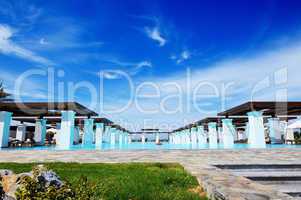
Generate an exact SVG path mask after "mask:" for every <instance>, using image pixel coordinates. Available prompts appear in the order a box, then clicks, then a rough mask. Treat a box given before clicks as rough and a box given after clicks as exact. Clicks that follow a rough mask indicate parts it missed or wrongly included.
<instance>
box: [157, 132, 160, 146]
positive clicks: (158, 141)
mask: <svg viewBox="0 0 301 200" xmlns="http://www.w3.org/2000/svg"><path fill="white" fill-rule="evenodd" d="M156 143H157V144H159V143H160V134H159V133H156Z"/></svg>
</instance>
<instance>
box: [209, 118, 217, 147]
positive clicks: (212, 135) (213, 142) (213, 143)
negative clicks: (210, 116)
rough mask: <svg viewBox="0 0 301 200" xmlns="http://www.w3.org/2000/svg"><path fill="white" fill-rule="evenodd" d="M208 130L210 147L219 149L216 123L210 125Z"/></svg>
mask: <svg viewBox="0 0 301 200" xmlns="http://www.w3.org/2000/svg"><path fill="white" fill-rule="evenodd" d="M208 129H209V145H210V147H217V131H216V122H210V123H208Z"/></svg>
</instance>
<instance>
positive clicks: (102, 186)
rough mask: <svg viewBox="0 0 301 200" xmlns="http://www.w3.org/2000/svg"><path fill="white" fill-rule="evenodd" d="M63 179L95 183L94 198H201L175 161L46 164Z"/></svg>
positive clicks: (15, 167) (21, 167)
mask: <svg viewBox="0 0 301 200" xmlns="http://www.w3.org/2000/svg"><path fill="white" fill-rule="evenodd" d="M33 165H35V164H16V163H0V169H10V170H12V171H14V172H15V173H21V172H28V171H30V170H31V169H32V167H33ZM45 165H46V166H47V167H48V168H49V169H52V170H54V171H55V172H56V173H57V174H58V175H59V176H60V177H61V178H62V179H63V180H65V181H68V182H70V183H71V185H74V184H79V183H78V180H79V178H80V177H81V176H86V177H87V178H88V181H89V182H90V183H93V184H95V186H97V187H96V188H97V189H95V190H97V191H95V193H94V194H93V195H94V197H95V198H92V199H108V200H111V199H112V200H113V199H114V200H115V199H116V200H123V199H124V200H128V199H131V200H142V199H143V200H148V199H149V200H164V199H166V200H168V199H170V200H190V199H191V200H204V198H201V197H200V196H199V195H198V194H196V193H194V192H191V189H194V188H196V187H198V182H197V180H196V178H195V177H193V176H191V175H189V174H188V173H187V172H186V171H185V170H184V169H183V167H182V166H180V165H178V164H158V163H153V164H146V163H141V164H140V163H139V164H138V163H130V164H79V163H48V164H45Z"/></svg>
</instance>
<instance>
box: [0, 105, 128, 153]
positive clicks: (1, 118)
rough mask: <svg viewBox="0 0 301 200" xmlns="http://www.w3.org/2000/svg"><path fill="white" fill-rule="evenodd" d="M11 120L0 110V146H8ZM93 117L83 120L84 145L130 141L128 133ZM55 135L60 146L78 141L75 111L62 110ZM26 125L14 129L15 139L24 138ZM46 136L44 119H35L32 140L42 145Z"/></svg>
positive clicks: (9, 116) (22, 139)
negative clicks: (98, 121)
mask: <svg viewBox="0 0 301 200" xmlns="http://www.w3.org/2000/svg"><path fill="white" fill-rule="evenodd" d="M11 121H12V113H10V112H5V111H2V112H0V148H3V147H8V143H9V135H10V124H11ZM95 126H96V130H95V131H94V119H85V120H84V133H83V137H82V143H83V144H85V145H92V144H94V143H95V145H96V146H100V145H102V143H103V142H106V143H109V144H112V145H114V144H115V143H119V144H126V143H128V142H131V139H130V138H131V137H130V134H129V133H128V132H126V131H124V130H120V129H117V128H115V127H111V126H105V125H104V124H103V123H95ZM57 128H58V129H59V130H58V132H57V135H56V144H57V146H58V147H61V148H69V147H71V146H72V145H73V144H74V143H78V142H79V139H80V130H79V127H78V126H75V112H74V111H62V115H61V123H60V125H59V127H57ZM25 134H26V125H24V124H21V125H20V126H18V128H17V131H16V139H18V140H20V141H24V140H25ZM45 138H46V119H37V120H36V123H35V132H34V140H35V142H36V143H37V144H38V145H44V142H45Z"/></svg>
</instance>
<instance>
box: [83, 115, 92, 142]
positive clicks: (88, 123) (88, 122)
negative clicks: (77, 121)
mask: <svg viewBox="0 0 301 200" xmlns="http://www.w3.org/2000/svg"><path fill="white" fill-rule="evenodd" d="M93 127H94V119H85V120H84V135H83V144H87V145H92V144H93V141H94V130H93Z"/></svg>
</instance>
